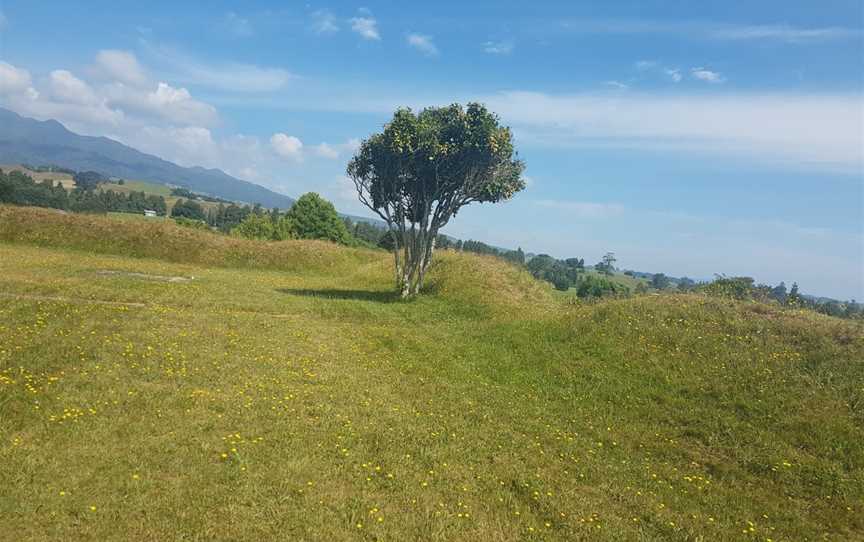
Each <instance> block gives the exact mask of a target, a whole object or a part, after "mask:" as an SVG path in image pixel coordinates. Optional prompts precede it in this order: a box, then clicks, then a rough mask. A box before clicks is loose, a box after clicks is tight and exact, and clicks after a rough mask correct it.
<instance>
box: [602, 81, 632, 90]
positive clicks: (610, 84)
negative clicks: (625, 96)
mask: <svg viewBox="0 0 864 542" xmlns="http://www.w3.org/2000/svg"><path fill="white" fill-rule="evenodd" d="M603 84H604V85H606V86H607V87H612V88H617V89H618V90H625V89H628V88H630V85H628V84H627V83H622V82H621V81H605V82H604V83H603Z"/></svg>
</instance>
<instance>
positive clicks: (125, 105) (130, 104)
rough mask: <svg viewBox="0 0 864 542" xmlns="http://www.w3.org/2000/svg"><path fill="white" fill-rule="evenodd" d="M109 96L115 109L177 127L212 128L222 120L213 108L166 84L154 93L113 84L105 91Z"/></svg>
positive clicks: (160, 83)
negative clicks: (209, 126) (180, 125)
mask: <svg viewBox="0 0 864 542" xmlns="http://www.w3.org/2000/svg"><path fill="white" fill-rule="evenodd" d="M105 93H106V97H107V100H108V103H109V104H110V105H112V106H115V107H118V108H122V109H124V110H129V111H130V112H135V113H137V114H141V115H146V116H148V117H155V118H161V119H164V120H168V121H171V122H173V123H175V124H186V125H198V126H201V125H203V126H208V125H212V124H214V123H215V122H216V120H217V119H218V114H217V112H216V108H214V107H213V106H212V105H210V104H207V103H204V102H201V101H199V100H196V99H194V98H192V95H191V94H190V93H189V91H188V90H187V89H185V88H182V87H181V88H175V87H172V86H171V85H169V84H168V83H165V82H159V83H158V84H156V85H155V88H153V87H151V88H150V89H138V88H134V87H130V86H127V85H124V84H123V83H112V84H110V85H107V86H106V87H105Z"/></svg>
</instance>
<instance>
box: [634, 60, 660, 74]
mask: <svg viewBox="0 0 864 542" xmlns="http://www.w3.org/2000/svg"><path fill="white" fill-rule="evenodd" d="M655 67H657V62H656V61H654V60H640V61H638V62H636V69H637V70H641V71H646V70H650V69H653V68H655Z"/></svg>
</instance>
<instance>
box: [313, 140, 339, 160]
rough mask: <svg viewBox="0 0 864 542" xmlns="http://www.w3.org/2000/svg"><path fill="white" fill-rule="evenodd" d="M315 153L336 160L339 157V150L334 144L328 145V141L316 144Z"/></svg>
mask: <svg viewBox="0 0 864 542" xmlns="http://www.w3.org/2000/svg"><path fill="white" fill-rule="evenodd" d="M315 153H316V154H317V155H318V156H320V157H322V158H330V159H334V160H335V159H336V158H339V151H338V150H336V149H335V148H334V147H333V145H328V144H327V143H321V144H320V145H316V146H315Z"/></svg>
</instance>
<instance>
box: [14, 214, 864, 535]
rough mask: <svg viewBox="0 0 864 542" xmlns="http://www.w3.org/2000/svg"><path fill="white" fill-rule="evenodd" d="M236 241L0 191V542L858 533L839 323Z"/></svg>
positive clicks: (850, 405)
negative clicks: (397, 279) (398, 282)
mask: <svg viewBox="0 0 864 542" xmlns="http://www.w3.org/2000/svg"><path fill="white" fill-rule="evenodd" d="M22 223H23V224H24V225H22ZM151 228H152V229H151ZM90 232H94V233H90ZM108 233H111V236H110V237H113V239H114V240H113V241H111V240H105V239H104V237H105V236H106V235H108ZM187 235H191V236H193V237H187ZM153 237H156V238H157V239H158V243H157V242H155V241H154V242H153V243H150V244H147V243H146V242H145V240H146V239H148V238H153ZM190 239H192V241H194V242H195V243H197V244H199V245H202V246H203V247H204V248H200V249H199V250H196V251H193V250H191V249H190V247H191V244H190V243H191V242H192V241H190ZM136 240H137V242H139V243H142V244H143V245H144V246H143V247H139V248H138V250H137V252H135V255H136V257H129V256H128V255H126V252H127V251H129V250H130V247H131V246H132V245H133V243H134V242H136ZM230 241H231V242H232V243H235V242H236V243H241V245H236V246H235V245H225V244H224V243H225V242H226V238H222V237H218V236H216V235H211V234H207V233H206V232H205V233H200V232H191V233H188V232H186V230H183V229H180V228H175V227H173V226H172V225H170V224H162V225H151V224H148V223H146V222H143V221H142V222H132V221H129V222H123V221H117V220H113V219H111V218H102V217H74V216H71V215H62V214H58V213H52V212H50V211H38V210H35V211H34V210H30V209H13V208H4V207H0V294H2V295H0V517H2V518H3V524H2V527H0V539H6V540H85V539H88V540H140V539H145V540H166V539H170V540H179V539H189V540H203V539H207V540H213V539H216V540H277V539H278V540H472V541H477V540H504V541H509V540H760V541H764V540H767V539H771V540H778V541H779V540H789V541H791V540H823V539H828V540H860V539H862V538H864V520H862V518H864V506H862V502H864V446H862V442H864V410H862V408H864V332H862V328H861V326H860V324H856V323H854V322H847V321H842V320H837V319H832V318H829V317H825V316H821V315H817V314H814V313H810V312H804V311H785V310H780V309H777V308H772V307H768V306H763V305H758V304H744V303H735V302H727V301H721V300H716V299H708V298H704V297H699V296H695V295H691V296H684V295H679V296H676V295H669V296H659V297H658V296H648V297H636V298H631V299H624V300H616V301H609V302H599V303H597V304H592V305H578V304H577V305H565V304H559V303H558V302H557V301H556V300H555V298H554V297H553V296H552V295H551V293H550V291H549V288H548V287H546V286H545V285H540V284H538V283H536V282H534V281H533V280H532V279H530V277H528V276H527V274H526V273H524V272H522V271H519V270H517V269H516V268H514V267H510V266H508V265H506V264H502V263H500V262H499V261H497V260H495V259H493V258H483V257H477V256H472V255H467V254H461V255H460V254H454V253H442V254H441V255H440V257H439V259H438V263H437V264H436V267H435V268H434V269H433V271H432V286H431V292H430V293H427V294H426V295H424V296H421V297H420V298H419V299H417V300H415V301H412V302H399V301H396V300H395V299H394V297H393V295H392V294H391V292H390V281H391V271H390V268H389V264H390V262H389V258H388V257H387V255H386V254H383V253H381V252H375V251H358V250H349V249H342V248H339V247H334V246H332V245H326V244H324V243H303V242H296V243H287V244H283V243H276V244H266V243H254V242H245V241H237V240H230ZM226 247H233V248H232V250H233V251H234V252H235V253H242V254H245V255H247V257H246V258H245V259H236V258H233V257H223V258H222V259H219V257H218V256H217V254H218V250H221V249H224V248H226ZM160 250H161V252H159V251H160ZM277 254H278V255H279V256H278V258H277V256H276V255H277ZM105 271H122V272H135V273H142V274H146V275H149V278H148V277H141V276H131V275H124V274H122V273H112V274H106V273H105ZM174 276H180V277H194V278H193V280H191V281H189V282H177V283H171V282H165V281H162V280H159V277H174ZM91 507H92V508H91Z"/></svg>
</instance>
